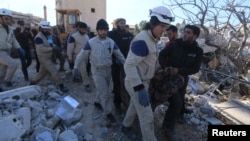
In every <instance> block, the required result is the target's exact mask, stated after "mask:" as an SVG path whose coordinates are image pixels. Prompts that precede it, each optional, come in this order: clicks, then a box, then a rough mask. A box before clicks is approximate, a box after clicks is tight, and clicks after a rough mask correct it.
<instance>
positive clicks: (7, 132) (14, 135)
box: [0, 115, 25, 141]
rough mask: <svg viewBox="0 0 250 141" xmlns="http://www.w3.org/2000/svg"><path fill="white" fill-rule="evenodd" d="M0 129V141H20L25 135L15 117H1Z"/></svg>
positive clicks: (23, 129)
mask: <svg viewBox="0 0 250 141" xmlns="http://www.w3.org/2000/svg"><path fill="white" fill-rule="evenodd" d="M0 127H1V128H0V140H1V141H11V140H14V141H17V140H21V136H22V135H24V134H25V128H24V126H23V124H22V121H21V119H20V118H19V117H18V116H17V115H8V116H6V117H5V116H4V117H1V118H0ZM3 127H4V128H3Z"/></svg>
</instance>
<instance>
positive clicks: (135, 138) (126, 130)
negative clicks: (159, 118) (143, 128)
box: [121, 125, 140, 141]
mask: <svg viewBox="0 0 250 141" xmlns="http://www.w3.org/2000/svg"><path fill="white" fill-rule="evenodd" d="M121 132H122V133H123V134H124V135H125V136H126V137H127V138H128V139H130V140H132V141H140V137H139V136H138V135H137V134H136V133H135V132H134V131H133V129H132V127H125V126H124V125H122V128H121Z"/></svg>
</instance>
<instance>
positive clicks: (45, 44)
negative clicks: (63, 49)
mask: <svg viewBox="0 0 250 141" xmlns="http://www.w3.org/2000/svg"><path fill="white" fill-rule="evenodd" d="M50 29H51V27H50V23H49V22H47V21H41V22H40V27H39V33H38V34H37V35H36V37H35V39H34V43H35V47H36V52H37V57H38V59H39V62H40V68H39V72H38V73H37V74H36V76H35V78H34V79H33V80H32V81H31V85H34V84H36V83H38V82H39V81H40V80H41V79H42V78H44V77H45V76H46V75H47V74H49V73H50V74H51V76H52V78H53V80H54V81H55V83H56V85H58V86H59V89H60V90H61V91H62V92H67V91H68V89H67V88H66V87H65V86H64V85H63V80H62V78H61V77H60V76H59V72H58V71H57V69H56V66H55V65H54V63H53V62H52V60H51V57H52V52H53V51H55V52H56V51H60V48H59V47H58V46H56V45H55V44H53V40H52V37H51V33H50Z"/></svg>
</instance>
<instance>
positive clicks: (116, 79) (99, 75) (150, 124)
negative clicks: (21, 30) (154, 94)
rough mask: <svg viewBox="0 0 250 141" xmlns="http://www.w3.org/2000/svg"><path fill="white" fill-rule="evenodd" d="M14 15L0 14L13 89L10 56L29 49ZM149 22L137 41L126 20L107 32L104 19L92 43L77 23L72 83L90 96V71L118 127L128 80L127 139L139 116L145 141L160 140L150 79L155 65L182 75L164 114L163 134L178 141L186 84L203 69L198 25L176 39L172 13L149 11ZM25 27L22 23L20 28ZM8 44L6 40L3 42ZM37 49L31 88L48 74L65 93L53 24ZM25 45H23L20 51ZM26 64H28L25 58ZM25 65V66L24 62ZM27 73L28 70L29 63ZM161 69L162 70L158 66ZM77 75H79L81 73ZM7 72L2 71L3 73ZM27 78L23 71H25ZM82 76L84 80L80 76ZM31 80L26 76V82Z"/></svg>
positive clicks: (100, 102)
mask: <svg viewBox="0 0 250 141" xmlns="http://www.w3.org/2000/svg"><path fill="white" fill-rule="evenodd" d="M11 16H12V15H11V12H10V11H9V10H7V9H0V23H1V24H0V32H1V33H2V34H1V35H0V36H1V41H0V64H1V67H2V66H4V67H5V68H7V73H6V74H4V76H5V77H4V79H3V80H4V83H5V84H6V85H8V84H9V85H10V84H11V78H12V77H13V75H14V73H15V70H16V68H17V66H18V63H17V62H16V61H15V60H14V59H13V58H11V57H10V56H9V54H8V50H9V49H10V48H11V47H15V48H17V50H18V52H19V54H20V56H21V57H23V58H24V56H25V53H26V52H27V51H26V50H25V49H22V48H21V46H22V47H23V46H24V47H26V45H23V44H21V43H18V41H17V40H16V38H15V37H14V36H13V33H12V29H11V28H10V26H8V25H9V24H10V20H11ZM149 16H150V20H149V22H147V23H146V25H145V26H144V28H143V30H142V31H141V32H140V33H139V34H137V35H136V36H134V35H133V34H131V33H130V32H128V31H127V30H126V20H125V19H124V18H119V19H117V20H116V22H115V25H116V28H115V29H113V30H111V31H109V26H108V23H107V22H106V20H104V19H100V20H98V21H97V24H96V31H97V35H96V36H94V37H92V38H89V37H88V36H87V32H86V30H87V24H86V23H83V22H79V23H78V25H77V27H76V31H75V32H72V33H71V34H70V35H69V37H68V40H67V56H68V61H69V63H70V64H71V65H72V73H73V78H79V77H80V78H79V79H81V80H82V82H83V84H84V87H85V90H86V91H87V92H90V91H91V88H90V81H89V77H90V75H89V73H88V71H87V65H88V64H90V66H91V69H90V70H91V74H92V75H91V76H92V78H93V81H94V84H95V87H96V90H97V93H96V97H95V103H94V105H95V106H96V107H99V108H102V109H103V110H104V114H103V115H104V118H105V119H106V120H107V121H108V123H109V124H111V125H114V124H116V123H117V121H116V119H115V116H114V115H113V111H112V109H113V107H112V105H113V103H114V104H115V106H116V107H117V108H119V107H120V104H121V102H122V101H121V95H120V92H121V84H120V82H123V79H124V86H125V89H126V91H127V93H128V94H129V96H130V103H129V106H128V109H127V111H126V115H125V117H124V120H123V122H122V128H121V130H122V131H123V132H124V133H125V134H126V135H128V136H130V135H131V132H133V131H132V130H131V127H132V125H133V122H134V120H135V118H136V117H138V119H139V123H140V129H141V133H142V140H143V141H157V137H156V136H155V131H154V118H153V110H152V107H151V104H150V102H151V101H150V100H151V98H150V94H149V92H148V88H149V85H150V80H151V79H152V78H153V77H154V75H155V72H156V70H157V68H156V67H157V66H159V65H160V69H162V70H163V71H166V70H167V72H166V73H167V74H168V75H171V76H176V75H181V76H182V77H183V78H184V86H183V87H181V88H180V89H178V92H177V93H176V94H174V95H173V96H171V97H170V98H169V99H168V101H169V103H170V106H169V107H168V110H167V111H166V115H165V119H164V123H163V129H164V131H165V133H166V135H167V136H168V138H169V140H172V141H175V140H179V138H178V136H177V135H176V134H175V124H176V120H177V119H178V118H183V117H184V110H185V107H184V104H185V103H184V96H185V93H186V87H187V82H188V75H191V74H194V73H197V72H198V71H199V67H200V65H201V59H202V55H203V51H202V49H201V48H200V47H199V46H198V44H197V42H196V41H195V40H196V39H197V38H198V37H199V34H200V29H199V28H198V27H197V26H194V25H186V26H185V28H184V33H183V36H182V37H180V38H178V34H174V36H173V38H172V34H171V33H168V32H170V30H171V31H174V32H177V28H176V27H175V26H172V25H170V24H171V22H173V20H174V18H173V16H172V13H171V12H170V10H169V9H167V8H166V7H164V6H158V7H155V8H153V9H151V10H150V13H149ZM20 24H21V25H23V23H20ZM165 32H167V33H168V36H169V39H170V42H168V43H167V44H166V47H165V48H164V49H163V50H161V51H160V52H159V50H158V49H157V43H158V41H159V40H160V38H161V36H162V35H163V33H165ZM2 39H6V40H2ZM34 44H35V49H36V52H37V56H38V59H39V62H40V68H39V71H38V73H37V74H36V76H35V78H34V79H33V80H31V84H36V83H38V82H39V80H41V79H42V78H43V77H44V76H45V75H46V74H48V73H50V74H51V76H52V78H53V79H54V81H55V82H56V84H57V86H58V87H59V88H60V90H61V91H63V92H67V91H68V88H66V87H65V86H64V84H63V81H62V79H61V77H60V75H59V73H58V71H57V69H56V66H55V65H54V64H53V62H52V61H51V56H52V53H53V51H55V52H60V47H58V46H57V45H56V44H54V41H53V39H52V37H51V33H50V25H49V22H47V21H42V22H41V23H40V27H39V33H38V34H37V35H36V36H35V37H34ZM20 45H21V46H20ZM23 60H25V59H23ZM22 62H25V61H22ZM22 64H26V65H25V66H26V68H27V66H29V65H30V61H29V60H28V61H27V62H25V63H22ZM158 64H159V65H158ZM78 70H79V71H78ZM2 71H3V69H2V70H1V72H2ZM23 71H24V75H25V69H24V67H23ZM79 73H80V75H79ZM26 78H27V79H28V76H27V77H26V75H25V79H26ZM111 80H113V93H114V101H112V93H111V91H110V85H111V83H110V82H111Z"/></svg>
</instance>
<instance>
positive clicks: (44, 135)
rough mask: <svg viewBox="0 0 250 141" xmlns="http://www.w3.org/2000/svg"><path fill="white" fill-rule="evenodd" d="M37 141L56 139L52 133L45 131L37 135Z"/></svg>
mask: <svg viewBox="0 0 250 141" xmlns="http://www.w3.org/2000/svg"><path fill="white" fill-rule="evenodd" d="M36 141H54V138H53V135H52V134H51V132H49V131H44V132H41V133H38V134H37V135H36Z"/></svg>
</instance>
